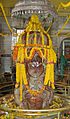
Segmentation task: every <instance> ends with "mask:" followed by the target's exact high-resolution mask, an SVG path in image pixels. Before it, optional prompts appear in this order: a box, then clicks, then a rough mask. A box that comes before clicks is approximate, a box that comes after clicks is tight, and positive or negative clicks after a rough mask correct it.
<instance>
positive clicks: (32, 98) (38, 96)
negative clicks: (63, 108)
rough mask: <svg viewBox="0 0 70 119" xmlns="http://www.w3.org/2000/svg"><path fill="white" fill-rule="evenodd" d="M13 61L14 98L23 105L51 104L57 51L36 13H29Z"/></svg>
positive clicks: (43, 106)
mask: <svg viewBox="0 0 70 119" xmlns="http://www.w3.org/2000/svg"><path fill="white" fill-rule="evenodd" d="M13 60H14V61H15V63H16V84H15V91H14V95H15V102H16V104H17V105H20V106H21V107H23V108H24V109H42V108H46V107H48V106H49V104H51V101H52V99H53V89H54V88H55V86H54V64H55V63H56V54H55V52H54V50H53V47H52V40H51V38H50V35H49V34H48V33H47V32H46V31H45V30H44V29H43V27H42V25H41V22H40V21H39V19H38V16H37V15H32V16H31V19H30V21H29V23H28V25H27V26H26V28H25V30H24V31H23V32H22V33H21V34H20V36H19V39H18V42H17V43H16V45H15V46H14V50H13Z"/></svg>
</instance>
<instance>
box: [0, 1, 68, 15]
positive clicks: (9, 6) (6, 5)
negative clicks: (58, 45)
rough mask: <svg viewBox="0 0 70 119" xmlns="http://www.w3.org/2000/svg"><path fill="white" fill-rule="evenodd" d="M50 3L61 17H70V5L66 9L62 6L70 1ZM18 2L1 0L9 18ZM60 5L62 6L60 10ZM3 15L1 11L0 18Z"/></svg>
mask: <svg viewBox="0 0 70 119" xmlns="http://www.w3.org/2000/svg"><path fill="white" fill-rule="evenodd" d="M48 1H49V2H51V5H52V7H53V9H55V11H56V12H57V13H58V15H59V16H67V15H70V5H69V6H68V7H66V8H64V7H62V6H61V5H60V4H61V2H62V3H64V4H67V3H68V2H70V0H48ZM16 2H18V0H0V3H2V4H3V7H4V10H5V12H6V15H7V16H10V15H11V10H12V8H13V7H14V5H15V4H16ZM59 5H60V9H59V10H58V7H59ZM2 15H3V14H2V11H1V9H0V16H2Z"/></svg>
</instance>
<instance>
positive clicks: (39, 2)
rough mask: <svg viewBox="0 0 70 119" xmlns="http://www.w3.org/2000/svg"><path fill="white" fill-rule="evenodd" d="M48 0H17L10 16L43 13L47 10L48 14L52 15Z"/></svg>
mask: <svg viewBox="0 0 70 119" xmlns="http://www.w3.org/2000/svg"><path fill="white" fill-rule="evenodd" d="M48 3H49V2H48V0H19V2H18V3H16V5H15V7H14V8H13V9H12V16H17V15H19V16H21V17H22V16H23V15H25V16H26V15H27V16H29V15H31V14H33V13H36V14H41V15H45V16H46V13H47V11H48V14H49V13H50V14H52V15H54V14H55V13H54V12H53V10H51V9H50V8H51V6H49V4H48Z"/></svg>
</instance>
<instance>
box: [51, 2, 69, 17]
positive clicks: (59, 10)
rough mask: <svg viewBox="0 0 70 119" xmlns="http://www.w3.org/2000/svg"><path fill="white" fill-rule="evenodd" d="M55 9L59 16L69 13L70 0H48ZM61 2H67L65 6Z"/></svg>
mask: <svg viewBox="0 0 70 119" xmlns="http://www.w3.org/2000/svg"><path fill="white" fill-rule="evenodd" d="M49 1H50V2H51V3H52V5H53V7H54V9H55V11H56V12H57V13H58V15H59V16H67V15H70V0H49ZM61 3H63V4H65V5H66V4H68V3H69V4H68V6H67V7H66V8H64V7H63V6H62V5H61Z"/></svg>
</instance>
